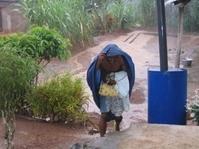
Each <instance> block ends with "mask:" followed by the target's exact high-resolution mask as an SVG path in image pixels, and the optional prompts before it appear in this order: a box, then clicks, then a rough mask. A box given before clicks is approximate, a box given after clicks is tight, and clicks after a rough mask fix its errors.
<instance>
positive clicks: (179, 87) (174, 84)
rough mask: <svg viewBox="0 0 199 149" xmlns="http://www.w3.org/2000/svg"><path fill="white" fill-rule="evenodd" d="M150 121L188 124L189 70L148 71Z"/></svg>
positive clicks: (154, 69)
mask: <svg viewBox="0 0 199 149" xmlns="http://www.w3.org/2000/svg"><path fill="white" fill-rule="evenodd" d="M148 78H149V79H148V122H149V123H159V124H178V125H185V124H186V107H185V106H186V99H187V71H186V70H184V69H169V70H168V71H166V72H161V71H160V70H159V69H157V68H153V69H152V68H151V69H149V71H148Z"/></svg>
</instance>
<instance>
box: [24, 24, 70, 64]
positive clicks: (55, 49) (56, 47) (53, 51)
mask: <svg viewBox="0 0 199 149" xmlns="http://www.w3.org/2000/svg"><path fill="white" fill-rule="evenodd" d="M22 37H23V36H22ZM27 37H29V38H30V40H27V43H31V41H34V40H35V39H36V40H35V46H37V47H38V49H39V51H38V52H36V53H38V56H39V58H40V59H44V60H50V59H51V58H54V57H58V58H59V59H66V58H68V57H69V56H70V48H71V43H70V41H69V39H64V38H63V37H62V36H61V35H60V34H59V33H58V32H56V31H55V30H52V29H48V28H47V27H33V28H32V29H31V30H30V31H29V32H28V33H27V35H26V36H25V37H24V38H22V40H21V47H24V46H26V45H27V43H26V42H24V41H26V39H28V38H27ZM25 38H26V39H25ZM31 38H33V39H31ZM31 45H32V44H31ZM26 49H28V48H26ZM30 54H31V53H30Z"/></svg>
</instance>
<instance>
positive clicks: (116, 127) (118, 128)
mask: <svg viewBox="0 0 199 149" xmlns="http://www.w3.org/2000/svg"><path fill="white" fill-rule="evenodd" d="M121 121H122V116H115V123H116V125H115V131H120V123H121Z"/></svg>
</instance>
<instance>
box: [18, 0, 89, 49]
mask: <svg viewBox="0 0 199 149" xmlns="http://www.w3.org/2000/svg"><path fill="white" fill-rule="evenodd" d="M20 3H21V9H22V10H23V12H24V13H25V16H26V17H27V18H28V19H29V22H30V24H35V25H39V26H42V25H46V26H48V27H49V28H55V29H57V30H58V31H59V32H60V33H62V35H64V36H65V37H67V38H69V39H70V41H71V42H72V44H73V45H74V44H79V45H81V46H85V44H87V43H90V41H91V39H92V36H91V33H92V32H91V29H92V23H91V20H90V19H89V16H88V14H87V11H85V7H84V6H85V1H84V0H21V1H20Z"/></svg>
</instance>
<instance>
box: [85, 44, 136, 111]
mask: <svg viewBox="0 0 199 149" xmlns="http://www.w3.org/2000/svg"><path fill="white" fill-rule="evenodd" d="M102 53H105V54H106V56H121V57H122V58H123V61H124V63H125V66H126V71H127V74H128V79H129V96H130V95H131V92H132V88H133V85H134V81H135V69H134V63H133V61H132V59H131V57H130V56H129V55H128V54H127V53H126V52H124V51H122V50H121V49H120V48H119V47H118V46H117V45H115V44H108V45H107V46H106V47H105V48H104V49H103V50H102ZM98 57H99V55H97V56H96V57H95V58H94V60H93V61H92V62H91V64H90V66H89V68H88V70H87V83H88V85H89V87H90V89H91V91H92V94H93V98H94V101H95V103H96V105H97V106H98V108H100V101H99V100H100V99H99V98H100V95H99V93H98V92H99V87H100V82H101V80H102V77H101V71H100V69H97V68H96V64H97V60H98Z"/></svg>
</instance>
